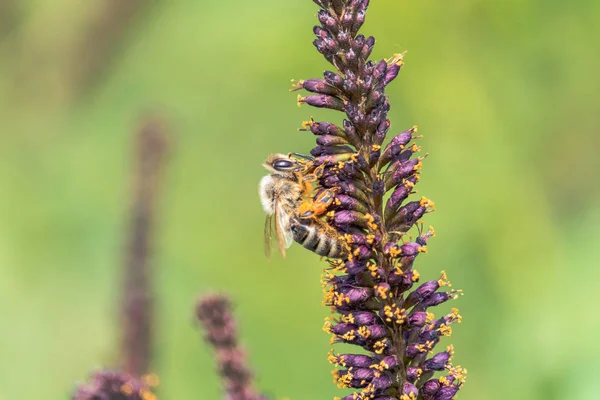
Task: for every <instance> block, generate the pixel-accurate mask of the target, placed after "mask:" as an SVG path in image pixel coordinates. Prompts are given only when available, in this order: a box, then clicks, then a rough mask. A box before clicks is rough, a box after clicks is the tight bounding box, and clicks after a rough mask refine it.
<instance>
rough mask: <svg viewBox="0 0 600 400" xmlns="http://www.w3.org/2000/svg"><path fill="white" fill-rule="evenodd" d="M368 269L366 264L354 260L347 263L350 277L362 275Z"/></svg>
mask: <svg viewBox="0 0 600 400" xmlns="http://www.w3.org/2000/svg"><path fill="white" fill-rule="evenodd" d="M366 269H367V266H366V264H365V263H364V262H360V261H358V260H352V261H348V262H347V263H346V270H347V271H348V273H349V274H350V275H356V274H360V273H361V272H364V271H366Z"/></svg>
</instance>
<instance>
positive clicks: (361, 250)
mask: <svg viewBox="0 0 600 400" xmlns="http://www.w3.org/2000/svg"><path fill="white" fill-rule="evenodd" d="M353 254H354V257H356V258H358V259H359V260H366V259H368V258H371V255H372V254H373V252H372V251H371V249H370V248H369V247H367V246H358V248H357V249H356V250H355V251H354V252H353Z"/></svg>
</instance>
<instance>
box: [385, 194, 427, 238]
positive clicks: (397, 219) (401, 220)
mask: <svg viewBox="0 0 600 400" xmlns="http://www.w3.org/2000/svg"><path fill="white" fill-rule="evenodd" d="M426 212H427V207H424V206H422V205H421V204H420V202H418V201H414V202H411V203H408V204H407V205H405V206H404V207H402V208H401V209H400V210H399V211H398V214H397V215H395V216H394V217H393V218H390V219H389V220H388V222H386V227H387V229H388V230H390V231H395V232H408V230H410V228H412V227H413V225H414V224H415V223H417V221H419V220H420V219H421V217H422V216H423V215H425V213H426ZM417 239H418V238H417ZM416 243H417V244H419V245H420V246H425V243H424V242H423V241H420V242H419V241H416Z"/></svg>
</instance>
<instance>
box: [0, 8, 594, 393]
mask: <svg viewBox="0 0 600 400" xmlns="http://www.w3.org/2000/svg"><path fill="white" fill-rule="evenodd" d="M371 3H372V4H371V7H370V11H369V14H368V16H367V23H366V24H365V26H364V28H363V30H362V32H363V33H365V34H370V35H374V36H375V37H376V38H377V40H378V42H377V46H376V50H375V52H374V58H382V57H387V56H389V55H391V54H392V53H395V52H401V51H404V50H408V53H407V55H406V58H405V61H406V65H405V67H404V68H403V70H402V72H401V74H400V76H399V79H397V80H396V81H395V82H394V83H393V84H392V85H391V87H390V88H389V91H388V93H389V95H390V102H391V104H392V110H391V113H390V118H391V120H392V133H394V132H400V131H401V130H404V129H406V128H409V127H411V126H412V125H413V124H418V125H419V128H420V130H419V132H420V133H422V134H423V135H424V138H423V139H422V140H421V141H420V142H419V144H420V145H422V146H423V149H424V151H426V152H429V153H430V156H429V157H428V158H427V160H426V161H425V164H424V170H423V176H422V178H423V179H422V183H421V184H419V185H418V188H419V193H420V194H422V195H426V196H427V197H429V198H431V199H433V200H434V201H435V202H436V205H437V211H436V212H435V213H433V214H431V215H429V216H428V217H427V218H426V224H432V225H433V226H435V228H436V230H437V232H438V236H437V237H436V238H435V240H433V241H432V242H431V243H430V246H429V254H427V255H425V256H422V257H420V260H419V261H418V263H417V268H418V269H419V271H420V272H421V274H422V276H423V277H424V279H433V278H435V277H437V276H438V273H439V271H440V270H442V269H445V270H447V272H448V274H449V276H450V278H451V279H452V281H453V283H454V287H455V288H462V289H464V291H465V293H466V295H465V296H464V297H462V298H460V299H459V300H458V302H455V303H453V304H452V305H453V306H457V307H458V308H460V310H461V314H462V315H463V316H464V323H463V324H461V325H459V326H457V327H456V328H455V329H454V336H453V338H452V339H451V342H452V343H454V345H455V348H456V357H455V361H456V363H457V364H461V365H463V366H465V367H467V368H468V370H469V376H468V380H467V385H466V386H465V388H464V390H462V391H461V394H460V398H461V399H463V400H471V399H489V400H494V399H506V398H513V399H546V400H552V399H562V398H577V399H581V400H592V399H598V394H597V393H598V389H597V379H596V378H597V374H598V372H599V371H600V361H599V360H600V357H599V356H600V346H599V345H598V343H597V338H598V333H597V332H598V329H600V313H599V312H598V311H597V309H596V308H597V306H598V305H599V304H600V290H598V288H599V282H600V268H599V267H600V246H599V242H600V230H599V228H598V226H599V225H600V187H599V185H598V181H599V179H598V176H597V175H598V173H599V172H600V157H598V154H597V153H598V148H599V147H600V136H599V135H598V132H599V130H600V122H599V117H598V116H599V115H600V99H599V97H598V93H599V92H600V79H599V78H598V70H599V69H600V41H598V38H599V37H600V3H599V2H597V1H595V0H580V1H576V2H564V1H555V0H544V1H542V0H504V1H493V2H492V1H483V0H457V1H453V2H442V1H438V2H434V1H406V0H400V1H398V0H379V1H373V2H371ZM316 10H317V8H316V6H315V5H314V4H313V3H312V2H311V1H310V0H286V1H281V0H258V1H252V2H249V1H242V0H232V1H228V2H221V1H216V0H202V1H193V0H174V1H169V2H158V1H144V0H131V1H122V0H120V1H117V0H110V1H109V0H106V1H101V2H81V1H78V0H51V1H49V0H45V1H44V0H0V182H1V183H2V186H3V189H2V195H0V221H1V222H0V399H2V400H16V399H36V398H42V397H43V398H45V399H64V398H67V397H68V394H69V393H70V391H71V390H72V388H73V384H74V382H75V381H80V380H83V379H84V378H85V377H86V375H87V372H88V371H89V370H90V369H92V368H94V367H99V366H105V365H111V364H114V362H115V360H116V359H117V350H116V349H117V348H118V343H119V331H118V327H117V326H116V320H117V318H116V311H117V301H118V298H119V292H118V290H119V282H118V277H119V275H120V271H119V268H120V265H121V264H122V258H123V255H122V253H123V247H124V241H125V232H126V230H125V228H126V224H127V212H128V209H129V203H130V200H129V194H130V183H131V164H132V159H131V155H132V134H133V132H134V131H135V129H136V127H137V126H138V120H139V116H140V115H141V114H143V113H144V112H147V110H154V111H155V112H157V113H158V114H159V115H161V116H164V117H165V118H166V119H168V120H169V126H171V129H172V131H173V133H174V134H176V136H177V140H176V144H175V150H174V152H173V154H172V158H171V161H170V163H169V165H168V168H167V171H166V176H165V178H166V179H165V183H166V184H165V190H164V192H163V193H162V195H161V208H160V210H161V212H160V216H159V222H160V230H159V231H158V232H157V237H156V243H157V244H156V247H155V249H154V250H155V257H154V264H155V268H156V270H157V276H156V278H155V279H156V292H157V318H158V325H157V343H156V352H157V353H156V363H155V369H156V372H157V373H158V374H159V375H160V377H161V381H162V382H161V386H160V393H159V394H160V397H161V398H164V399H193V398H202V399H218V398H220V388H219V384H218V382H217V381H216V376H215V372H214V370H213V364H212V359H211V353H210V351H209V349H208V348H207V347H206V346H205V345H204V344H202V342H201V338H200V335H199V333H198V331H197V330H196V329H195V327H194V320H193V311H192V306H193V302H194V299H195V297H196V295H197V294H198V293H200V292H202V291H205V290H207V289H220V290H224V291H227V292H229V293H231V294H232V295H233V296H234V299H235V303H236V306H237V308H236V310H237V314H238V316H239V319H240V325H241V333H242V335H243V342H244V344H245V346H246V347H247V348H248V351H249V354H250V358H251V361H252V363H253V364H254V366H255V369H256V374H257V379H258V382H259V385H260V387H261V388H262V389H263V390H265V391H267V392H270V393H274V394H276V395H277V396H279V397H289V398H291V399H292V400H303V399H326V398H332V397H333V396H334V395H337V394H340V393H341V392H340V391H339V390H338V389H337V388H336V387H335V386H334V385H333V383H332V381H331V375H330V372H329V371H330V366H329V364H328V363H327V361H326V353H327V351H328V350H329V348H330V346H329V344H328V343H329V338H328V336H327V335H326V334H324V333H323V332H322V331H321V326H322V322H323V318H324V317H325V316H326V315H328V311H327V310H326V309H325V308H323V307H322V306H321V286H320V283H319V276H320V274H321V270H322V268H324V267H325V264H324V263H322V262H319V260H318V258H317V257H316V256H314V255H313V254H311V253H309V252H307V251H304V250H303V249H302V248H299V246H293V248H292V249H291V251H290V252H289V254H288V258H287V259H286V260H282V259H281V258H280V257H274V258H273V259H272V260H271V261H270V262H268V261H267V260H266V259H265V257H264V255H263V246H262V229H263V218H264V215H263V211H262V209H261V207H260V204H259V201H258V197H257V182H258V180H259V179H260V177H261V176H262V175H263V174H264V171H263V169H262V167H261V162H262V161H263V159H264V158H265V157H266V155H267V154H269V153H272V152H288V151H299V152H306V151H308V150H309V149H310V147H311V146H312V144H313V140H314V138H313V137H312V136H311V135H309V134H306V133H302V132H297V131H296V128H297V127H299V126H300V123H301V121H302V120H304V119H307V118H308V117H309V116H311V115H312V116H314V117H315V118H318V119H321V118H327V119H331V120H333V121H340V118H341V116H340V115H339V114H338V113H335V112H326V111H323V112H321V111H319V110H317V111H315V110H314V109H311V108H309V107H302V108H297V107H296V102H295V97H296V94H292V93H288V89H289V88H290V83H289V81H290V79H291V78H295V79H302V78H311V77H318V76H320V74H321V73H322V71H323V70H324V69H326V68H328V64H327V63H326V62H325V61H324V60H323V59H322V57H321V56H320V55H319V54H318V53H317V52H316V50H315V49H314V48H313V46H312V44H311V42H312V32H311V28H312V26H313V25H314V23H315V13H316ZM448 343H450V341H448V340H447V341H446V342H445V344H448ZM442 346H444V344H442Z"/></svg>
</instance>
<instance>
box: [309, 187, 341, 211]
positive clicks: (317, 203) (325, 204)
mask: <svg viewBox="0 0 600 400" xmlns="http://www.w3.org/2000/svg"><path fill="white" fill-rule="evenodd" d="M334 199H335V191H334V190H332V189H323V190H321V191H319V193H318V194H317V196H316V197H315V200H314V201H313V203H312V208H311V211H312V212H313V214H315V215H323V214H325V212H326V211H327V208H329V206H330V205H331V204H332V203H333V200H334Z"/></svg>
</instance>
